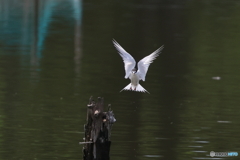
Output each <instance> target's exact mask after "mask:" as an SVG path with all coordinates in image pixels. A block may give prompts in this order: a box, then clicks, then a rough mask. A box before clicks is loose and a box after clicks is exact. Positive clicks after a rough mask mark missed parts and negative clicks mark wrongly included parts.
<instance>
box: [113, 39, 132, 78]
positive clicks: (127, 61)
mask: <svg viewBox="0 0 240 160" xmlns="http://www.w3.org/2000/svg"><path fill="white" fill-rule="evenodd" d="M113 44H114V46H115V48H116V49H117V51H118V53H119V55H120V56H121V57H122V59H123V62H124V68H125V72H126V75H125V78H126V79H127V78H128V77H129V75H130V73H131V71H132V69H133V68H134V67H135V65H136V62H135V60H134V58H133V57H132V56H131V55H130V54H129V53H128V52H127V51H125V50H124V49H123V48H122V47H121V46H120V45H119V44H118V43H117V41H116V40H115V39H113Z"/></svg>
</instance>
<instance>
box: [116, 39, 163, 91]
mask: <svg viewBox="0 0 240 160" xmlns="http://www.w3.org/2000/svg"><path fill="white" fill-rule="evenodd" d="M113 44H114V46H115V47H116V49H117V51H118V53H119V54H120V56H121V57H122V59H123V62H124V68H125V72H126V74H125V79H127V78H129V79H130V80H131V83H130V84H129V85H127V86H126V87H125V88H123V89H122V90H121V91H123V90H130V91H136V92H144V93H145V92H147V93H149V92H148V91H147V90H146V89H144V88H143V87H142V86H141V85H140V84H139V81H140V80H143V81H145V77H146V74H147V71H148V67H149V65H150V64H151V63H152V62H153V60H154V59H156V57H157V56H158V55H159V54H160V53H161V51H162V49H163V48H164V47H163V45H162V46H161V47H160V48H158V49H157V50H156V51H154V52H153V53H152V54H150V55H148V56H146V57H144V58H143V59H141V60H140V61H139V62H138V65H137V68H138V70H137V69H136V68H135V66H136V62H135V60H134V58H133V57H132V56H131V55H130V54H129V53H128V52H127V51H125V50H124V49H123V48H122V47H121V46H120V45H119V44H118V43H117V41H116V40H114V39H113ZM121 91H120V92H121Z"/></svg>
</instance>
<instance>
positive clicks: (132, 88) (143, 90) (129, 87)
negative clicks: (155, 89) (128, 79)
mask: <svg viewBox="0 0 240 160" xmlns="http://www.w3.org/2000/svg"><path fill="white" fill-rule="evenodd" d="M123 90H128V91H136V92H143V93H145V92H147V93H149V92H148V91H147V90H146V89H144V88H143V87H142V86H141V85H140V84H138V85H137V87H134V86H132V85H131V83H130V84H129V85H127V86H126V87H125V88H123V89H122V90H121V91H120V92H122V91H123ZM149 94H150V93H149Z"/></svg>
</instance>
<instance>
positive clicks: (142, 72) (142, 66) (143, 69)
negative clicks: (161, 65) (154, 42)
mask: <svg viewBox="0 0 240 160" xmlns="http://www.w3.org/2000/svg"><path fill="white" fill-rule="evenodd" d="M163 48H164V46H163V45H162V46H161V47H160V48H158V49H157V50H156V51H154V52H153V53H152V54H150V55H148V56H146V57H144V58H143V59H142V60H140V61H139V62H138V71H137V72H138V75H139V77H140V79H141V80H143V81H145V77H146V74H147V71H148V67H149V65H150V64H151V63H152V62H153V60H154V59H156V58H157V56H159V54H160V53H161V51H162V49H163Z"/></svg>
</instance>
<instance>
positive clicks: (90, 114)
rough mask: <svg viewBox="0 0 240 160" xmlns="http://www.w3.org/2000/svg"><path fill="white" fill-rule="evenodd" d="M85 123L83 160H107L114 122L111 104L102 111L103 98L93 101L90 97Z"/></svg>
mask: <svg viewBox="0 0 240 160" xmlns="http://www.w3.org/2000/svg"><path fill="white" fill-rule="evenodd" d="M87 107H88V108H87V124H85V125H84V131H85V137H84V139H83V140H84V142H80V144H83V160H109V159H110V158H109V152H110V146H111V141H110V137H111V128H112V124H113V123H114V122H116V119H115V117H114V114H113V111H112V110H111V108H110V107H111V105H108V111H107V112H104V106H103V98H101V97H98V100H97V102H95V101H94V100H93V99H92V97H90V100H89V104H88V105H87Z"/></svg>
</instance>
